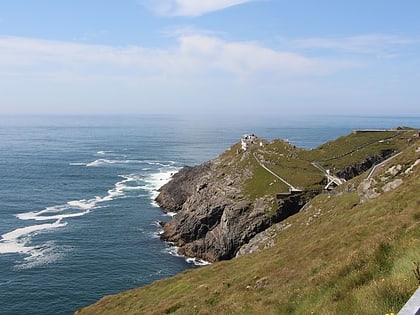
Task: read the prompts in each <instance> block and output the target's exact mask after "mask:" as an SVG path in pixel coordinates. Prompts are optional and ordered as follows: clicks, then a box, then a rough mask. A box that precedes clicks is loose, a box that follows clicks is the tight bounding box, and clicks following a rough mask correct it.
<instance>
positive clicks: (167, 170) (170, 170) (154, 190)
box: [142, 165, 180, 207]
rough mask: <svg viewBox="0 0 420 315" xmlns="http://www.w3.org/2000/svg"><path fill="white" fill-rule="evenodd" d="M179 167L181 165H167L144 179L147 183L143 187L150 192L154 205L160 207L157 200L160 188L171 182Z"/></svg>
mask: <svg viewBox="0 0 420 315" xmlns="http://www.w3.org/2000/svg"><path fill="white" fill-rule="evenodd" d="M179 169H180V168H179V167H175V166H168V165H165V166H164V167H162V168H161V169H160V170H159V172H157V173H152V174H150V175H149V176H148V177H147V178H145V179H144V182H145V185H144V186H142V189H144V190H146V191H148V192H149V194H150V198H151V200H152V201H151V204H152V206H154V207H159V205H158V204H157V203H156V202H155V199H156V197H157V196H158V195H159V188H160V187H162V186H163V185H165V184H166V183H167V182H169V181H170V180H171V178H172V176H173V175H174V174H175V173H176V172H178V171H179Z"/></svg>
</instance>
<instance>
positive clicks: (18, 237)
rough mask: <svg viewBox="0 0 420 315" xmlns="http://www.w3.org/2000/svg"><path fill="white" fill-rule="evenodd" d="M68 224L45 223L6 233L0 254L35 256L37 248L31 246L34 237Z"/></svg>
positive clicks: (58, 221) (0, 245)
mask: <svg viewBox="0 0 420 315" xmlns="http://www.w3.org/2000/svg"><path fill="white" fill-rule="evenodd" d="M66 225H67V222H61V220H57V221H55V222H54V223H44V224H37V225H31V226H26V227H22V228H18V229H15V230H13V231H11V232H8V233H5V234H3V235H2V236H1V239H0V254H13V253H18V254H29V255H30V256H33V255H34V254H35V253H36V250H35V247H33V246H29V245H28V244H29V243H30V241H31V239H32V236H34V235H36V234H39V233H41V232H43V231H46V230H50V229H56V228H60V227H63V226H66Z"/></svg>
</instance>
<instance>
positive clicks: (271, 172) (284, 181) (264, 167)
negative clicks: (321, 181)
mask: <svg viewBox="0 0 420 315" xmlns="http://www.w3.org/2000/svg"><path fill="white" fill-rule="evenodd" d="M252 156H253V157H254V159H255V161H257V163H258V164H259V165H260V166H261V167H262V168H263V169H265V170H266V171H267V172H269V173H270V174H272V175H273V176H274V177H276V178H278V179H280V180H281V181H282V182H283V183H285V184H286V185H287V186H289V188H290V190H291V191H302V190H301V189H298V188H296V187H294V186H293V185H292V184H290V183H288V182H287V181H286V180H285V179H283V178H281V177H280V176H279V175H277V174H276V173H274V172H273V171H272V170H270V169H269V168H268V167H267V166H265V165H264V164H263V163H262V162H261V161H260V160H259V159H258V158H257V155H256V154H255V152H254V153H252Z"/></svg>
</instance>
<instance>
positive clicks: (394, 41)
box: [291, 34, 419, 56]
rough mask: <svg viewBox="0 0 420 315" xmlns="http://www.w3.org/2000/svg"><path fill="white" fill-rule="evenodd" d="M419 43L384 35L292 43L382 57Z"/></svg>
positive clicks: (311, 47)
mask: <svg viewBox="0 0 420 315" xmlns="http://www.w3.org/2000/svg"><path fill="white" fill-rule="evenodd" d="M418 43H419V40H416V39H412V38H407V37H402V36H396V35H383V34H367V35H359V36H350V37H342V38H316V37H315V38H306V39H299V40H294V41H291V45H292V46H294V47H296V48H299V49H301V48H306V49H328V50H336V51H342V52H347V53H357V54H375V55H381V56H387V55H388V56H389V55H394V54H397V53H398V51H399V50H400V49H401V48H402V47H405V46H407V45H413V44H418Z"/></svg>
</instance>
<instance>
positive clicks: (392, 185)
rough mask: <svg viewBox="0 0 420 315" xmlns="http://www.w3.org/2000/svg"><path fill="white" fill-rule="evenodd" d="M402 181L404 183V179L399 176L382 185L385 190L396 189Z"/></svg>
mask: <svg viewBox="0 0 420 315" xmlns="http://www.w3.org/2000/svg"><path fill="white" fill-rule="evenodd" d="M402 183H403V180H402V179H401V178H397V179H395V180H393V181H392V182H389V183H386V184H385V185H384V186H383V187H382V190H383V191H384V192H388V191H391V190H394V189H396V188H398V187H399V186H400V185H401V184H402Z"/></svg>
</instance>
